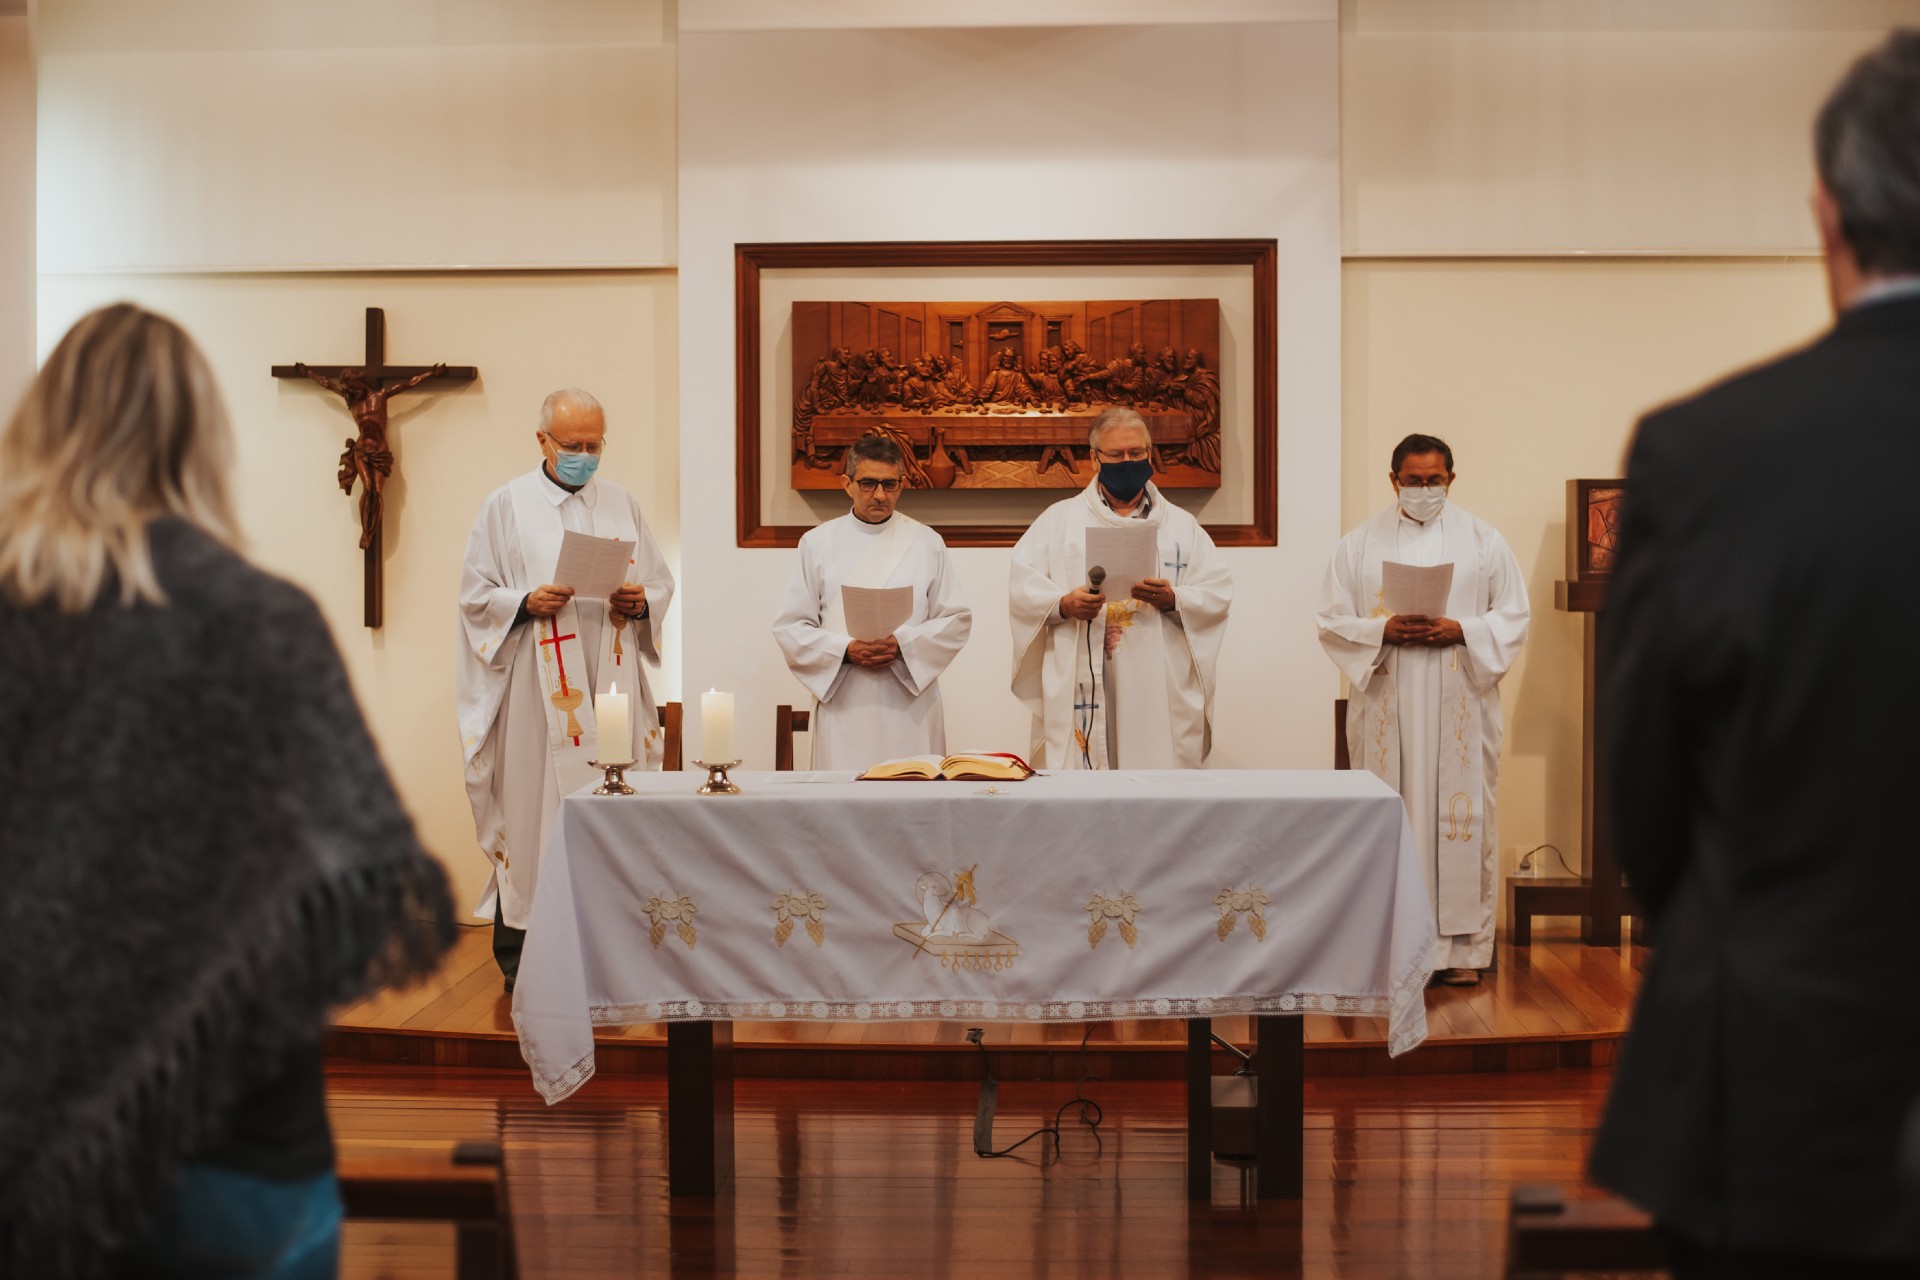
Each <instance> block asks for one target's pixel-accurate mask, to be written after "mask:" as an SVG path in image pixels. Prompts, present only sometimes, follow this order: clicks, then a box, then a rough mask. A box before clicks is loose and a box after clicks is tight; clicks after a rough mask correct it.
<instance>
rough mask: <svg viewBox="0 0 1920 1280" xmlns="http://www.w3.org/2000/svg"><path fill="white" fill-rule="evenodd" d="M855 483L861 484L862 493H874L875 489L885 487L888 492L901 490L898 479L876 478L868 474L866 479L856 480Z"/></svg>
mask: <svg viewBox="0 0 1920 1280" xmlns="http://www.w3.org/2000/svg"><path fill="white" fill-rule="evenodd" d="M854 483H855V484H857V485H859V486H860V492H862V493H872V492H873V491H874V490H875V489H884V490H886V491H887V492H888V493H898V492H900V482H899V481H898V480H875V479H874V478H873V477H871V476H868V477H866V478H865V479H861V480H855V481H854Z"/></svg>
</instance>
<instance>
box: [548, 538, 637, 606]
mask: <svg viewBox="0 0 1920 1280" xmlns="http://www.w3.org/2000/svg"><path fill="white" fill-rule="evenodd" d="M633 546H634V544H633V543H631V542H622V541H621V540H620V539H618V538H596V537H594V536H593V535H592V534H589V533H575V532H574V531H573V530H571V529H568V530H567V531H566V536H564V537H563V538H561V539H560V562H559V563H558V564H556V565H554V567H553V585H554V586H556V587H572V588H573V594H574V595H575V596H576V597H577V598H580V599H583V600H605V599H607V598H608V597H609V596H611V595H612V594H613V593H614V592H615V591H618V590H619V589H620V586H621V584H622V583H624V582H625V581H626V580H627V569H628V567H629V566H630V565H631V564H632V563H633Z"/></svg>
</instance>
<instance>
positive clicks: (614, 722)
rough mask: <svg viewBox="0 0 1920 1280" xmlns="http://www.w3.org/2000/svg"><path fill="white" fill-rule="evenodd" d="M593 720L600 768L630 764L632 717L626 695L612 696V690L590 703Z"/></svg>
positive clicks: (616, 694)
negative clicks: (591, 704)
mask: <svg viewBox="0 0 1920 1280" xmlns="http://www.w3.org/2000/svg"><path fill="white" fill-rule="evenodd" d="M593 719H594V723H595V725H596V726H598V730H599V735H600V736H599V741H598V744H597V745H596V747H595V749H594V758H595V759H596V760H598V761H599V762H600V763H601V764H632V763H633V716H632V713H631V712H630V710H629V708H628V704H627V695H626V694H624V693H615V692H614V691H613V686H612V685H608V686H607V691H606V692H605V693H603V694H601V695H600V696H599V697H597V698H595V699H594V700H593Z"/></svg>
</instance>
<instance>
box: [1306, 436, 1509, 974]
mask: <svg viewBox="0 0 1920 1280" xmlns="http://www.w3.org/2000/svg"><path fill="white" fill-rule="evenodd" d="M1388 478H1389V479H1390V480H1391V481H1392V483H1393V488H1394V503H1393V505H1392V506H1390V507H1388V508H1387V509H1386V510H1385V511H1382V512H1380V513H1379V514H1378V515H1376V516H1374V517H1373V518H1372V519H1370V520H1368V521H1367V522H1366V523H1365V524H1363V525H1361V526H1360V527H1359V528H1357V529H1355V530H1353V531H1352V532H1351V533H1349V534H1348V535H1347V536H1346V537H1345V538H1343V539H1341V541H1340V546H1339V548H1338V549H1337V550H1336V551H1335V552H1334V555H1333V563H1332V564H1331V565H1330V566H1329V567H1328V569H1327V577H1326V584H1325V586H1324V588H1323V589H1322V591H1321V596H1320V612H1319V618H1318V621H1319V626H1320V644H1321V646H1322V647H1323V648H1324V649H1326V651H1327V655H1328V656H1329V657H1331V658H1332V659H1333V661H1334V665H1335V666H1337V667H1339V668H1340V670H1341V672H1342V673H1343V674H1344V675H1345V676H1346V677H1347V682H1348V684H1349V685H1351V686H1352V692H1351V693H1350V694H1349V696H1348V701H1347V748H1348V751H1349V754H1350V755H1351V757H1352V760H1353V765H1354V767H1355V768H1358V769H1370V770H1372V771H1373V772H1374V773H1376V774H1378V775H1379V776H1380V777H1382V778H1384V779H1386V781H1387V782H1389V783H1391V784H1392V785H1393V786H1394V787H1395V788H1396V789H1397V790H1398V791H1399V792H1400V795H1401V797H1402V798H1403V799H1404V800H1405V801H1406V805H1407V816H1408V818H1409V820H1410V821H1411V823H1412V826H1413V834H1414V838H1415V840H1416V841H1417V842H1418V844H1419V847H1420V853H1421V859H1422V865H1423V866H1424V867H1425V868H1426V871H1427V886H1428V889H1429V890H1430V891H1431V893H1432V895H1433V904H1434V920H1435V926H1436V928H1437V929H1438V932H1439V934H1440V946H1439V950H1438V951H1437V953H1436V954H1435V956H1434V970H1435V972H1436V973H1437V974H1439V978H1440V981H1442V982H1446V983H1449V984H1453V985H1461V986H1466V985H1472V984H1473V983H1475V982H1478V981H1479V972H1478V971H1479V970H1481V969H1485V968H1487V967H1489V966H1490V965H1491V964H1492V963H1493V921H1494V904H1495V900H1496V895H1497V893H1498V891H1499V874H1498V865H1499V864H1498V861H1497V853H1498V849H1499V843H1498V840H1497V837H1496V834H1495V808H1494V792H1495V783H1496V781H1497V779H1498V776H1499V767H1500V736H1501V722H1500V679H1501V677H1502V676H1504V675H1506V674H1507V669H1508V668H1509V667H1511V666H1512V665H1513V662H1514V659H1515V658H1517V657H1519V656H1520V646H1521V644H1522V643H1523V642H1524V641H1525V640H1526V638H1527V623H1528V620H1529V616H1530V615H1529V612H1528V606H1527V588H1526V583H1525V582H1524V581H1523V580H1522V578H1521V574H1520V566H1519V564H1518V563H1517V562H1516V561H1515V560H1514V558H1513V552H1512V551H1510V550H1509V549H1508V548H1507V543H1506V539H1504V538H1502V537H1501V536H1500V534H1499V533H1498V532H1497V531H1496V530H1495V529H1494V528H1493V526H1492V525H1490V524H1488V523H1487V522H1486V521H1484V520H1481V519H1479V518H1477V517H1475V516H1472V515H1469V514H1468V513H1467V512H1465V511H1463V510H1461V509H1460V508H1459V507H1457V506H1454V505H1452V504H1451V503H1449V502H1448V501H1447V491H1448V487H1449V486H1450V485H1452V483H1453V478H1454V473H1453V451H1452V450H1451V449H1450V448H1448V447H1447V444H1446V442H1445V441H1443V440H1440V439H1438V438H1436V437H1434V436H1427V435H1410V436H1408V437H1407V438H1406V439H1405V440H1402V441H1401V442H1400V443H1399V445H1397V446H1396V447H1395V448H1394V451H1393V469H1392V471H1390V472H1389V473H1388ZM1387 562H1394V563H1398V564H1405V565H1414V566H1430V565H1440V564H1451V565H1452V566H1453V581H1452V585H1451V587H1450V589H1449V594H1448V596H1447V605H1446V614H1445V616H1443V617H1425V616H1417V615H1408V614H1402V615H1394V614H1392V613H1391V612H1390V611H1389V610H1388V608H1387V605H1386V595H1385V588H1384V587H1383V586H1382V581H1381V579H1382V571H1381V565H1382V564H1384V563H1387Z"/></svg>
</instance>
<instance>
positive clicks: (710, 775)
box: [694, 760, 740, 796]
mask: <svg viewBox="0 0 1920 1280" xmlns="http://www.w3.org/2000/svg"><path fill="white" fill-rule="evenodd" d="M694 763H695V764H697V765H699V766H700V767H701V768H702V769H705V770H706V771H707V780H706V783H705V784H704V785H702V786H701V788H700V790H699V792H698V794H700V795H703V796H737V795H739V794H740V786H739V784H738V783H736V782H735V781H734V780H733V779H732V778H729V777H728V776H727V770H729V769H731V768H734V767H735V766H737V765H738V764H739V763H740V762H739V761H738V760H729V761H727V762H726V763H725V764H709V763H708V762H707V761H705V760H695V761H694Z"/></svg>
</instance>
